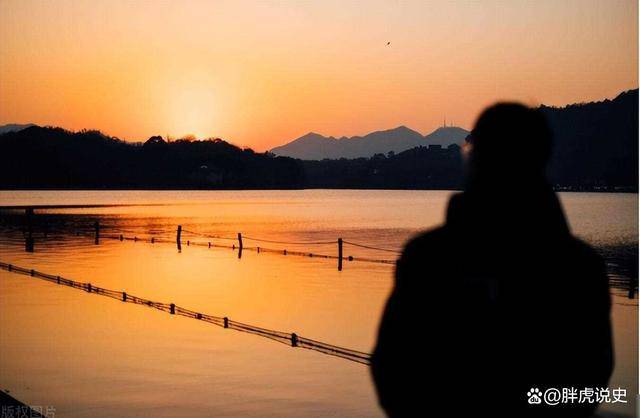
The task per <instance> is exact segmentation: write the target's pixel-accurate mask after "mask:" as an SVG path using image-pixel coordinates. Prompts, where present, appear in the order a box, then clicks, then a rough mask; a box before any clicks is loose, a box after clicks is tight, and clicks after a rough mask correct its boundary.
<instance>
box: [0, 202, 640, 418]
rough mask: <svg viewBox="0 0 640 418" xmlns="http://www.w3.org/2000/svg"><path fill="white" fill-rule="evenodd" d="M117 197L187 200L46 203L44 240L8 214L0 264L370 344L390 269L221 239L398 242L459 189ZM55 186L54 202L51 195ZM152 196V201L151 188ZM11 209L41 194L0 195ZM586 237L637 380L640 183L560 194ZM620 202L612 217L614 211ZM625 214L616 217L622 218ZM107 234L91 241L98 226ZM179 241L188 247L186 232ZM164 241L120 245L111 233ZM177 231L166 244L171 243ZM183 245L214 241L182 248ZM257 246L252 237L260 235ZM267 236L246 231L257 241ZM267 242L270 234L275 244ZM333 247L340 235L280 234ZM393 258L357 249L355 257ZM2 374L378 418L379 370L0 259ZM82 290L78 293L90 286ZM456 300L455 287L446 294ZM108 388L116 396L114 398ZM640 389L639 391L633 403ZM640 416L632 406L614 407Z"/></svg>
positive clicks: (244, 406) (147, 395) (15, 387)
mask: <svg viewBox="0 0 640 418" xmlns="http://www.w3.org/2000/svg"><path fill="white" fill-rule="evenodd" d="M39 193H40V192H38V193H31V194H29V196H31V197H30V199H32V200H33V201H38V202H48V203H86V202H89V203H91V202H94V203H95V202H98V203H101V202H104V203H108V201H109V199H110V198H113V196H111V197H109V193H106V194H101V193H96V192H91V193H85V192H74V193H70V194H65V193H61V194H60V193H57V192H54V193H51V192H42V194H39ZM171 193H173V192H162V193H158V194H157V195H156V194H153V195H151V194H149V193H146V192H144V193H138V192H129V193H118V199H120V201H125V202H137V203H141V202H148V201H150V200H153V202H155V203H169V202H173V203H180V204H178V205H162V206H149V207H145V206H133V207H112V208H91V209H86V208H83V209H80V208H76V209H66V210H53V209H52V210H44V211H36V215H35V217H34V219H33V225H32V228H33V230H32V236H33V238H34V242H35V252H34V253H28V252H25V251H24V250H25V233H27V230H26V229H25V228H26V225H25V223H24V212H9V213H7V212H4V213H3V214H2V216H0V260H2V261H4V262H10V263H14V264H17V265H23V266H26V267H31V268H35V269H38V270H41V271H44V272H50V273H54V274H61V275H64V276H67V277H69V278H72V279H76V280H80V281H90V282H92V283H95V284H96V285H98V286H103V287H106V288H110V289H116V290H126V291H127V292H130V293H132V294H135V295H139V296H142V297H146V298H149V299H153V300H160V301H164V302H167V303H171V302H173V303H176V304H179V305H182V306H185V307H188V308H190V309H193V310H197V311H202V312H206V313H210V314H213V315H220V316H225V315H228V316H229V317H231V318H233V319H236V320H238V321H242V322H247V323H251V324H255V325H260V326H264V327H266V328H271V329H277V330H283V331H287V332H296V333H299V334H301V335H304V336H307V337H310V338H314V339H318V340H321V341H327V342H330V343H333V344H336V345H341V346H344V347H349V348H353V349H356V350H360V351H367V352H368V351H370V349H371V346H372V344H373V342H374V338H375V333H376V328H377V322H378V318H379V314H380V312H381V310H382V307H383V304H384V301H385V299H386V296H387V293H388V291H389V289H390V286H391V277H392V266H389V265H384V264H377V263H364V262H362V263H358V262H347V261H345V266H344V269H343V271H342V272H338V269H337V264H336V260H332V259H329V260H328V259H323V258H319V257H291V256H289V255H287V256H285V255H284V254H273V253H268V252H260V253H258V252H257V251H245V252H244V253H243V255H242V258H241V259H238V258H237V250H235V251H234V250H233V249H230V248H225V247H222V245H223V244H231V243H233V242H235V241H233V240H234V238H236V235H237V233H238V232H242V233H244V234H245V235H246V236H249V237H257V238H266V239H269V240H273V241H282V242H308V241H313V242H322V241H326V242H335V241H336V240H337V238H339V237H341V238H344V239H345V240H352V241H354V242H361V243H368V244H371V245H372V246H375V247H381V248H386V249H400V248H401V247H402V244H403V242H404V241H405V240H406V239H408V238H409V237H410V236H411V235H413V234H414V233H416V232H417V231H418V230H421V229H423V228H428V227H431V226H434V225H436V224H438V223H440V222H441V221H442V218H443V215H444V207H445V204H446V200H447V198H448V196H449V193H448V192H397V191H391V192H388V191H378V192H376V191H366V192H365V191H339V192H332V191H310V192H242V193H232V192H221V193H218V192H213V193H212V192H188V193H186V194H184V193H176V194H173V195H172V194H171ZM43 196H44V197H43ZM150 196H154V197H153V198H151V197H150ZM0 199H3V200H2V204H4V205H6V204H9V203H12V202H13V203H15V202H19V203H15V204H21V203H24V202H27V203H33V201H28V200H26V198H25V197H24V195H23V197H22V200H21V201H19V199H18V198H16V197H15V196H12V197H11V202H9V201H8V200H9V199H6V194H5V192H1V193H0ZM562 200H563V204H564V205H565V208H566V211H567V213H568V217H569V221H570V222H571V224H572V227H573V230H574V232H576V233H577V234H578V235H579V236H581V237H583V238H584V239H585V240H587V241H588V242H590V243H591V244H593V245H594V246H595V247H596V248H598V250H599V251H600V252H601V253H602V254H603V255H604V256H605V257H606V259H607V261H608V265H609V269H610V275H611V279H612V284H613V285H614V286H616V287H615V288H614V289H613V293H614V302H615V304H614V308H613V322H614V332H615V346H616V364H617V366H616V370H615V372H614V377H613V379H612V382H611V384H612V385H616V386H622V387H626V388H628V390H629V393H636V392H637V383H636V376H635V370H636V369H637V356H636V355H637V318H636V316H637V306H636V304H637V299H633V300H629V299H628V298H627V296H628V285H629V283H630V282H633V281H634V280H637V277H638V276H637V267H635V266H637V264H635V263H636V262H635V261H634V260H637V257H638V251H637V246H636V244H637V224H636V221H635V216H636V213H637V196H636V195H593V196H592V197H591V199H589V198H587V197H585V196H583V195H578V194H567V195H563V196H562ZM605 213H606V216H605V215H604V214H605ZM613 215H615V216H613ZM96 221H98V222H99V223H100V227H101V234H102V235H103V236H104V237H105V238H104V239H101V240H100V243H99V245H96V244H95V241H94V236H93V233H94V230H93V228H94V226H93V225H94V222H96ZM178 225H182V226H183V228H184V229H185V230H187V231H192V232H195V233H197V234H200V235H208V236H218V237H225V238H230V240H223V239H213V238H212V239H208V238H204V237H202V236H189V234H188V233H185V234H184V236H183V247H182V251H181V252H178V250H177V248H176V245H175V239H176V229H177V226H178ZM78 231H80V232H81V234H80V235H77V232H78ZM119 234H124V235H125V236H135V237H138V238H144V239H150V238H151V237H154V238H155V239H157V241H156V242H154V243H153V244H151V243H149V242H143V241H126V240H125V241H119V240H118V239H109V238H106V237H107V236H117V235H119ZM163 240H167V241H168V242H167V243H164V242H163ZM187 240H190V241H192V240H197V241H203V242H209V241H211V242H213V243H214V245H213V246H212V248H209V247H208V245H205V246H195V245H191V242H190V245H188V246H187V245H186V241H187ZM247 242H249V241H247ZM256 244H257V243H252V244H247V245H248V246H250V247H255V246H256ZM261 245H266V243H262V244H261ZM269 245H270V246H272V247H275V248H278V249H284V247H286V248H287V249H288V250H289V251H295V250H300V251H308V250H309V248H312V249H313V251H315V252H316V253H318V254H328V255H337V250H338V248H337V244H333V243H330V244H318V245H313V246H311V247H309V245H307V244H286V245H285V244H276V243H272V244H271V243H270V244H269ZM349 255H352V256H356V257H358V256H359V257H372V258H374V257H375V258H384V259H393V257H394V255H393V254H391V253H381V252H379V251H375V250H369V249H366V248H358V247H347V246H345V256H349ZM0 279H1V280H0V334H1V335H0V339H2V341H3V343H2V344H0V371H1V373H0V376H1V377H0V383H1V384H2V385H3V386H5V387H7V388H11V389H12V391H13V393H14V394H15V395H16V396H17V397H19V398H22V399H23V400H25V401H27V402H31V403H34V404H51V405H55V406H56V408H57V411H58V412H59V413H60V414H61V416H62V415H64V416H67V415H68V416H86V415H92V416H93V415H95V416H114V415H117V416H140V415H149V414H150V411H153V414H154V415H157V416H175V415H176V410H180V411H181V413H180V415H184V416H192V415H212V414H214V413H215V415H216V416H256V417H257V416H335V415H341V416H380V415H381V411H380V410H379V409H378V407H377V405H376V399H375V396H374V393H373V389H372V386H371V383H370V380H369V375H368V370H367V368H366V367H365V366H362V365H359V364H351V363H350V362H347V361H345V360H341V359H334V358H330V357H327V356H323V355H320V354H318V353H314V352H307V351H305V350H291V349H288V348H286V347H282V346H281V345H280V344H274V343H272V342H270V341H269V340H266V341H265V340H263V339H260V338H256V337H254V336H251V335H243V334H238V333H233V334H230V333H228V332H225V330H223V329H219V328H217V327H211V326H207V325H205V324H201V323H198V322H197V321H191V320H187V319H184V318H179V317H171V316H169V315H164V314H163V315H160V314H159V313H154V312H153V311H152V310H147V309H136V308H135V307H132V306H127V305H126V304H122V303H119V302H117V301H113V300H111V299H108V298H98V297H97V296H93V295H89V294H84V293H82V292H73V291H71V290H69V289H65V288H59V287H57V286H55V285H52V284H49V283H39V281H37V280H32V279H30V278H27V277H22V276H14V275H9V274H8V273H6V272H0ZM78 293H80V294H78ZM449 297H450V298H451V303H452V304H453V305H454V304H455V303H456V300H455V295H451V296H449ZM105 392H107V393H105ZM631 398H632V397H630V400H632V401H634V400H633V399H631ZM615 408H618V409H617V411H619V412H626V413H631V412H632V411H633V408H634V407H633V404H629V405H616V406H615Z"/></svg>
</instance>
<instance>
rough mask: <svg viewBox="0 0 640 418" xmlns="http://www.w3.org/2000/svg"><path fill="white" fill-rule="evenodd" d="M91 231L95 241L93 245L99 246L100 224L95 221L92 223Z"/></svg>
mask: <svg viewBox="0 0 640 418" xmlns="http://www.w3.org/2000/svg"><path fill="white" fill-rule="evenodd" d="M93 229H94V230H95V241H94V244H95V245H98V244H100V222H99V221H95V222H94V224H93Z"/></svg>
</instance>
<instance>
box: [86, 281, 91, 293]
mask: <svg viewBox="0 0 640 418" xmlns="http://www.w3.org/2000/svg"><path fill="white" fill-rule="evenodd" d="M87 292H89V293H91V283H87Z"/></svg>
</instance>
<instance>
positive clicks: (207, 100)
mask: <svg viewBox="0 0 640 418" xmlns="http://www.w3.org/2000/svg"><path fill="white" fill-rule="evenodd" d="M192 80H193V79H192ZM172 90H173V91H172V92H171V93H170V94H169V95H168V97H167V102H168V103H167V113H168V115H167V119H168V121H169V124H168V125H169V129H170V132H169V134H170V135H172V136H176V137H180V136H184V135H188V134H193V135H195V136H196V137H197V138H198V139H201V138H207V137H212V136H216V135H217V134H216V121H217V114H218V112H219V109H218V106H217V103H216V94H215V91H214V88H213V86H211V85H210V83H202V82H199V81H195V80H194V81H193V82H190V81H187V82H181V83H177V85H176V86H175V87H174V88H173V89H172Z"/></svg>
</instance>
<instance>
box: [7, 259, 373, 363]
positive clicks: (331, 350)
mask: <svg viewBox="0 0 640 418" xmlns="http://www.w3.org/2000/svg"><path fill="white" fill-rule="evenodd" d="M0 270H6V271H8V272H11V273H16V274H23V275H27V276H31V277H34V278H38V279H42V280H46V281H48V282H51V283H55V284H59V285H63V286H69V287H72V288H75V289H80V290H83V291H86V292H88V293H95V294H97V295H101V296H107V297H110V298H113V299H119V300H121V301H122V302H126V303H134V304H136V305H143V306H148V307H150V308H155V309H158V310H160V311H163V312H167V313H169V314H171V315H180V316H185V317H188V318H193V319H196V320H200V321H205V322H209V323H211V324H214V325H218V326H220V327H223V328H230V329H234V330H236V331H240V332H246V333H250V334H254V335H258V336H261V337H265V338H269V339H271V340H274V341H277V342H280V343H283V344H287V345H291V347H299V348H305V349H308V350H313V351H317V352H319V353H323V354H328V355H331V356H335V357H340V358H342V359H345V360H350V361H353V362H356V363H361V364H365V365H370V364H371V354H369V353H364V352H362V351H356V350H352V349H349V348H344V347H339V346H336V345H332V344H327V343H323V342H320V341H315V340H312V339H309V338H304V337H301V336H298V335H297V334H295V333H287V332H283V331H276V330H271V329H267V328H262V327H257V326H255V325H250V324H245V323H242V322H238V321H233V320H231V319H229V318H228V317H219V316H213V315H207V314H203V313H200V312H196V311H192V310H189V309H186V308H183V307H181V306H177V305H175V304H173V303H162V302H156V301H152V300H149V299H145V298H141V297H138V296H133V295H130V294H128V293H127V292H118V291H116V290H111V289H105V288H102V287H98V286H94V285H92V284H91V283H84V282H78V281H75V280H70V279H65V278H63V277H61V276H55V275H52V274H47V273H42V272H39V271H36V270H33V269H27V268H24V267H20V266H14V265H12V264H7V263H3V262H0Z"/></svg>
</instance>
